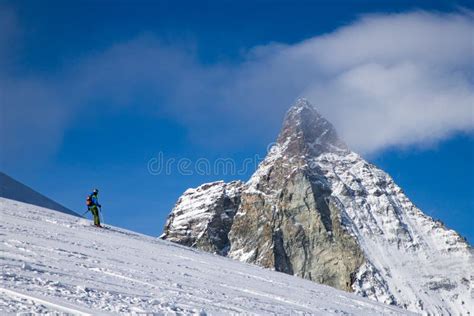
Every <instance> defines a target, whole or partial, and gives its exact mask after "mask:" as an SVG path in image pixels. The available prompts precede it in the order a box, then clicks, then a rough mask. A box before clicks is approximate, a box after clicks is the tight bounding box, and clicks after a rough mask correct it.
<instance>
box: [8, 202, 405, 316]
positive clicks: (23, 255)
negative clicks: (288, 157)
mask: <svg viewBox="0 0 474 316" xmlns="http://www.w3.org/2000/svg"><path fill="white" fill-rule="evenodd" d="M0 228H1V230H0V251H1V253H0V263H1V269H2V272H1V284H0V293H1V294H0V314H5V313H20V312H35V313H53V314H54V313H67V314H78V315H81V314H82V315H88V314H107V313H130V314H141V313H156V314H199V315H206V314H219V315H221V314H236V313H246V314H249V313H255V314H275V313H276V314H313V315H314V314H316V315H332V314H335V315H351V314H354V315H407V314H409V312H407V311H404V310H401V309H398V308H396V307H393V306H389V305H384V304H381V303H377V302H373V301H370V300H368V299H365V298H361V297H358V296H356V295H353V294H350V293H345V292H342V291H339V290H336V289H333V288H330V287H328V286H323V285H318V284H316V283H314V282H311V281H308V280H304V279H301V278H298V277H294V276H290V275H287V274H283V273H278V272H274V271H270V270H266V269H262V268H259V267H257V266H254V265H249V264H245V263H241V262H237V261H233V260H231V259H229V258H225V257H221V256H218V255H212V254H208V253H204V252H201V251H198V250H195V249H191V248H186V247H183V246H180V245H177V244H174V243H171V242H168V241H162V240H158V239H156V238H153V237H149V236H145V235H141V234H138V233H134V232H131V231H127V230H124V229H120V228H115V227H110V228H109V229H100V228H95V227H93V226H92V225H91V223H90V221H88V220H85V219H81V218H77V217H74V216H71V215H67V214H63V213H59V212H56V211H52V210H49V209H45V208H41V207H38V206H34V205H31V204H25V203H21V202H17V201H13V200H8V199H4V198H0Z"/></svg>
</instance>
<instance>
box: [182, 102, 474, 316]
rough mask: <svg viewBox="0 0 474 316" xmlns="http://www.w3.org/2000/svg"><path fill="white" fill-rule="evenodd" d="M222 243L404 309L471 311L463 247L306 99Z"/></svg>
mask: <svg viewBox="0 0 474 316" xmlns="http://www.w3.org/2000/svg"><path fill="white" fill-rule="evenodd" d="M201 199H202V200H205V199H206V198H205V197H201ZM193 207H194V208H196V209H201V212H204V213H205V212H206V211H204V210H202V209H208V211H207V212H209V213H213V212H214V211H213V207H214V206H213V205H209V204H207V205H204V204H203V205H196V204H194V206H193ZM194 220H196V221H199V222H201V223H202V225H204V226H206V225H207V224H206V222H205V221H202V220H200V219H198V218H196V219H194V218H192V216H189V217H188V218H187V221H194ZM181 224H182V225H184V223H181ZM194 225H197V224H195V223H194ZM229 241H230V251H229V253H228V256H229V257H231V258H234V259H237V260H240V261H245V262H249V263H255V264H258V265H260V266H263V267H267V268H272V269H275V270H277V271H282V272H285V273H289V274H294V275H298V276H301V277H303V278H307V279H310V280H314V281H316V282H319V283H323V284H327V285H331V286H333V287H336V288H339V289H343V290H346V291H354V292H355V293H357V294H359V295H361V296H366V297H369V298H371V299H373V300H377V301H380V302H383V303H387V304H396V305H399V306H402V307H404V308H406V309H408V310H411V311H417V312H422V313H424V314H435V315H438V314H469V312H471V311H472V310H474V304H473V300H472V297H471V294H470V292H471V284H470V282H472V281H470V280H471V279H472V270H473V266H474V265H473V256H472V248H471V247H470V245H468V244H467V242H466V241H465V240H464V239H463V238H461V237H460V236H459V235H458V234H457V233H456V232H454V231H453V230H450V229H448V228H446V227H444V226H443V225H441V224H440V223H439V222H437V221H434V220H433V219H432V218H430V217H429V216H427V215H425V214H423V212H421V211H420V210H419V209H418V208H416V206H414V205H413V204H412V203H411V202H410V200H409V199H408V198H407V197H406V196H405V194H404V193H403V191H402V190H401V189H400V188H399V187H398V186H397V185H396V184H395V183H394V181H393V180H392V179H391V178H390V176H389V175H387V174H386V173H385V172H383V171H382V170H380V169H378V168H377V167H375V166H374V165H372V164H370V163H368V162H366V161H365V160H364V159H363V158H361V157H360V156H359V155H357V154H356V153H354V152H351V151H350V150H349V149H348V147H347V146H346V145H345V144H344V142H343V141H342V140H340V139H339V137H338V136H337V133H336V131H335V129H334V127H333V126H332V124H331V123H330V122H328V121H327V120H326V119H324V118H323V117H322V116H321V115H320V114H319V113H318V112H317V111H316V110H315V109H314V107H313V106H312V105H311V104H309V103H308V101H306V100H305V99H300V100H298V101H297V102H296V103H295V105H293V106H292V107H291V108H290V110H289V111H288V113H287V115H286V117H285V120H284V123H283V128H282V131H281V133H280V135H279V137H278V141H277V144H276V145H275V146H274V147H273V148H272V150H271V152H270V153H269V154H268V156H267V157H266V158H265V160H264V161H263V162H262V163H261V164H260V165H259V167H258V169H257V171H256V172H255V173H254V175H253V176H252V177H251V179H250V180H249V181H248V183H247V184H246V187H245V188H244V189H243V190H242V192H241V195H240V204H239V205H238V210H237V213H236V214H235V216H234V220H233V222H232V225H231V229H230V232H229ZM194 246H197V247H199V245H197V244H196V245H194ZM202 249H205V248H202Z"/></svg>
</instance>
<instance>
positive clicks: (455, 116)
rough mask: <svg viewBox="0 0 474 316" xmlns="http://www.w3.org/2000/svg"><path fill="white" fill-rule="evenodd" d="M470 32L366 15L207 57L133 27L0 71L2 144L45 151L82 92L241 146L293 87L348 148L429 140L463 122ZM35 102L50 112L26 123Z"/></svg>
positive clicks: (274, 122)
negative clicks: (64, 59) (122, 36)
mask: <svg viewBox="0 0 474 316" xmlns="http://www.w3.org/2000/svg"><path fill="white" fill-rule="evenodd" d="M3 33H5V32H3ZM473 34H474V19H473V14H472V12H470V11H468V12H461V13H457V14H436V13H427V12H412V13H403V14H391V15H369V16H364V17H362V18H361V19H359V20H358V21H356V22H354V23H353V24H350V25H347V26H345V27H343V28H341V29H338V30H336V31H334V32H332V33H328V34H324V35H320V36H316V37H314V38H311V39H308V40H306V41H303V42H301V43H297V44H294V45H286V44H280V43H272V44H268V45H262V46H259V47H255V48H253V49H250V50H249V51H248V54H247V55H245V56H244V60H243V61H241V62H239V63H234V64H229V63H216V64H211V65H209V64H206V65H204V64H201V63H200V62H199V61H198V60H197V58H196V54H195V53H194V52H193V50H192V49H191V50H190V49H187V48H183V47H182V46H173V45H169V44H163V43H162V42H160V41H159V40H157V39H156V38H153V36H150V35H148V36H142V37H139V38H137V39H134V40H131V41H129V42H124V43H118V44H116V45H114V46H112V47H111V48H109V49H107V50H105V51H103V52H96V53H95V54H93V55H90V56H89V57H87V58H85V59H84V58H83V59H79V60H76V62H75V64H73V65H68V64H65V65H64V67H63V68H64V71H62V72H61V73H60V74H56V75H52V76H50V77H49V78H48V79H45V78H42V77H36V78H31V77H30V78H23V79H21V78H20V79H19V78H15V80H12V79H11V78H9V76H8V74H6V73H1V70H0V88H1V89H2V90H3V93H2V94H3V96H2V105H1V106H2V112H4V113H9V115H10V116H11V117H12V120H14V123H11V124H6V126H5V127H3V128H2V133H3V134H4V133H6V134H7V135H9V137H8V140H3V139H2V143H3V144H2V145H5V146H3V147H5V148H8V147H7V145H8V144H15V143H21V144H23V143H24V142H22V141H21V140H20V139H26V140H25V141H30V142H34V143H36V144H44V146H43V145H42V146H41V147H43V148H49V150H50V151H51V150H52V149H51V148H53V147H54V146H55V145H57V144H58V142H60V139H61V135H62V133H63V132H64V130H65V129H66V127H67V125H68V124H70V120H69V118H74V116H75V115H78V113H83V112H87V110H86V109H87V107H88V106H91V105H90V104H93V103H94V102H93V101H94V100H99V99H100V100H107V102H106V103H108V104H110V107H111V106H113V107H117V106H137V102H135V100H136V99H142V100H143V99H145V100H146V102H147V104H146V105H142V106H143V107H146V108H147V110H148V111H150V112H152V113H156V112H157V111H158V114H159V115H167V116H172V117H173V118H174V119H176V120H179V121H181V122H182V123H183V124H185V125H186V126H188V127H189V129H190V130H191V135H192V136H193V137H195V140H196V141H198V142H199V141H201V142H203V143H208V142H211V143H215V144H218V146H226V145H225V144H227V145H228V146H239V145H241V146H243V144H246V143H249V142H250V143H251V142H254V141H255V139H265V140H270V139H272V138H274V137H275V136H276V135H275V133H276V132H277V130H278V128H279V125H280V123H281V119H282V116H283V113H284V111H286V109H287V107H288V106H289V104H290V103H291V102H292V101H293V100H295V99H296V98H297V97H299V96H306V97H307V98H309V99H310V101H311V102H312V103H313V104H314V105H315V106H316V107H317V108H318V109H319V110H320V112H321V113H322V114H323V115H325V116H326V117H327V118H328V119H329V120H331V121H332V122H333V123H334V124H335V125H336V127H337V129H338V130H339V132H340V134H341V135H342V137H343V138H344V139H345V140H346V142H347V143H348V144H349V145H350V146H351V147H353V148H354V149H355V150H357V151H361V152H363V153H376V152H378V151H380V150H383V149H384V148H387V147H390V146H407V145H420V144H421V145H423V144H426V143H432V142H436V141H438V140H441V139H444V138H446V137H449V136H450V135H452V134H453V133H456V132H466V131H467V132H470V131H472V130H473V128H474V117H473V104H474V79H473V78H474V76H473V74H474V37H473ZM2 35H3V37H4V38H5V34H2V32H0V38H1V37H2ZM1 43H2V41H1V40H0V44H1ZM0 46H1V45H0ZM6 83H8V84H6ZM28 87H30V88H28ZM0 92H1V91H0ZM5 96H6V97H5ZM18 109H22V111H24V113H34V115H33V114H26V115H19V113H20V112H18V111H19V110H18ZM41 109H46V110H47V113H45V115H46V116H49V117H50V119H46V120H45V121H44V122H45V123H44V124H39V123H38V122H36V123H32V121H34V120H38V119H39V118H40V117H41V113H42V112H44V111H41ZM95 110H101V111H107V110H108V108H107V107H106V108H104V109H95ZM28 111H30V112H28ZM51 113H54V114H53V115H52V114H51ZM256 122H258V123H257V124H256ZM46 125H47V128H45V126H46ZM6 129H8V130H6ZM25 130H27V131H28V132H27V133H26V132H25ZM4 135H5V134H4ZM25 135H30V136H29V137H27V138H25ZM255 135H258V136H255ZM229 139H232V141H231V142H229V141H228V140H229ZM48 142H49V143H48Z"/></svg>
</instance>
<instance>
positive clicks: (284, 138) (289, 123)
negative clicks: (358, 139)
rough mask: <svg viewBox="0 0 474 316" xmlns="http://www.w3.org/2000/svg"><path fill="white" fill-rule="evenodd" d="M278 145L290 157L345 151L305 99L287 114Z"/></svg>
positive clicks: (345, 147)
mask: <svg viewBox="0 0 474 316" xmlns="http://www.w3.org/2000/svg"><path fill="white" fill-rule="evenodd" d="M277 143H278V144H279V145H280V146H282V147H283V149H284V150H285V151H286V152H287V153H289V154H290V155H306V154H309V155H311V156H319V155H320V154H322V153H325V152H341V151H347V150H348V148H347V146H346V144H345V143H344V142H343V141H342V140H340V139H339V137H338V135H337V132H336V129H335V128H334V126H333V125H332V124H331V123H330V122H329V121H328V120H326V119H325V118H324V117H323V116H322V115H321V114H319V113H318V111H317V110H316V109H315V108H314V106H313V105H312V104H311V103H310V102H309V101H308V100H307V99H305V98H300V99H298V100H296V102H295V103H294V104H293V105H292V106H291V107H290V109H289V110H288V112H287V113H286V115H285V119H284V121H283V127H282V130H281V132H280V135H279V136H278V141H277Z"/></svg>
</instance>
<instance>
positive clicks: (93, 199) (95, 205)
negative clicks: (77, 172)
mask: <svg viewBox="0 0 474 316" xmlns="http://www.w3.org/2000/svg"><path fill="white" fill-rule="evenodd" d="M98 195H99V190H98V189H94V190H93V191H92V193H91V194H90V195H89V196H88V197H87V200H86V204H87V210H88V211H90V212H91V213H92V215H93V216H94V225H95V226H97V227H102V226H101V225H100V218H99V209H100V208H101V205H100V204H99V199H98Z"/></svg>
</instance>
